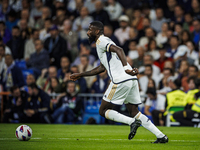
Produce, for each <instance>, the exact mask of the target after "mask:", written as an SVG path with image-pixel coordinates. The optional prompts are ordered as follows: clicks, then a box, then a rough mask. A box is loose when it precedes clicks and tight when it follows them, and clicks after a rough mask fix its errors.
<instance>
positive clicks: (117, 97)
mask: <svg viewBox="0 0 200 150" xmlns="http://www.w3.org/2000/svg"><path fill="white" fill-rule="evenodd" d="M103 100H105V101H107V102H111V103H113V104H117V105H122V104H123V103H124V104H127V103H131V104H135V105H139V104H141V99H140V93H139V87H138V81H137V80H128V81H125V82H122V83H120V84H114V83H112V82H110V85H109V87H108V89H107V90H106V92H105V93H104V96H103Z"/></svg>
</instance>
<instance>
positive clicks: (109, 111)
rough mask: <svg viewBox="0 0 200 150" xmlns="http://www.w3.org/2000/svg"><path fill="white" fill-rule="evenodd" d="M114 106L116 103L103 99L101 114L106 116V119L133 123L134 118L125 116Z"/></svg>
mask: <svg viewBox="0 0 200 150" xmlns="http://www.w3.org/2000/svg"><path fill="white" fill-rule="evenodd" d="M113 107H114V104H112V103H110V102H107V101H105V100H102V102H101V106H100V109H99V114H100V115H101V116H102V117H105V118H106V119H109V120H112V121H116V122H121V123H124V124H128V125H131V123H132V122H133V121H134V119H133V118H131V117H128V116H125V115H123V114H120V113H119V112H117V111H115V110H113Z"/></svg>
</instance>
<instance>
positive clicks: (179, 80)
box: [174, 79, 181, 89]
mask: <svg viewBox="0 0 200 150" xmlns="http://www.w3.org/2000/svg"><path fill="white" fill-rule="evenodd" d="M174 84H175V85H176V87H177V88H178V89H180V87H181V79H176V80H175V81H174Z"/></svg>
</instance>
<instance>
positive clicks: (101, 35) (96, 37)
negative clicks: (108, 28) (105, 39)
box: [95, 34, 103, 42]
mask: <svg viewBox="0 0 200 150" xmlns="http://www.w3.org/2000/svg"><path fill="white" fill-rule="evenodd" d="M102 35H103V34H99V35H97V36H96V39H95V42H96V41H97V40H98V38H99V37H100V36H102Z"/></svg>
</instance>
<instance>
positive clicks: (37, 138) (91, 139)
mask: <svg viewBox="0 0 200 150" xmlns="http://www.w3.org/2000/svg"><path fill="white" fill-rule="evenodd" d="M41 139H42V138H40V137H35V138H31V140H41ZM48 139H49V140H89V141H105V140H106V141H108V140H109V141H128V140H127V139H93V138H48ZM5 140H17V138H0V141H5ZM132 141H154V140H146V139H133V140H132ZM170 141H171V142H194V143H196V142H199V141H195V140H191V141H190V140H169V142H170Z"/></svg>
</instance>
